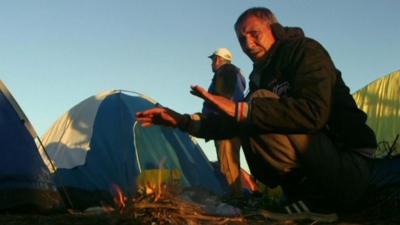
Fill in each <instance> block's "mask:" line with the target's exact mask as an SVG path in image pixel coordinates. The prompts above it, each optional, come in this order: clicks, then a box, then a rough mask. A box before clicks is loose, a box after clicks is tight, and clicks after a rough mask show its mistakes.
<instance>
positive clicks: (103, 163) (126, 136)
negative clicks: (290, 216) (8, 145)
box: [43, 90, 226, 209]
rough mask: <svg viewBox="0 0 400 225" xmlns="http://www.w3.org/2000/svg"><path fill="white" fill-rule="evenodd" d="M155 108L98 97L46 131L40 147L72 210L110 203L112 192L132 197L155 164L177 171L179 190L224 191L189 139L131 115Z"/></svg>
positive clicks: (141, 99)
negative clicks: (145, 125) (141, 176)
mask: <svg viewBox="0 0 400 225" xmlns="http://www.w3.org/2000/svg"><path fill="white" fill-rule="evenodd" d="M156 105H157V103H156V102H154V101H153V100H151V99H149V98H147V97H145V96H143V95H140V94H133V93H128V92H124V91H119V90H118V91H109V92H104V93H101V94H99V95H96V96H92V97H90V98H88V99H86V100H84V101H82V102H81V103H79V104H77V105H76V106H74V107H73V108H72V109H71V110H69V111H68V112H66V113H65V114H64V115H63V116H62V117H61V118H60V119H58V120H57V121H56V122H55V124H54V125H53V126H52V127H51V128H50V129H49V131H48V132H47V133H46V134H45V136H44V137H43V143H44V146H45V148H46V150H47V153H48V154H49V156H50V158H51V159H52V161H54V163H55V165H56V167H57V170H56V172H55V182H56V185H57V187H59V188H62V189H63V190H66V192H67V193H68V195H69V198H70V200H71V201H70V203H71V206H72V207H74V208H80V209H83V208H86V207H89V206H95V205H99V204H101V203H112V199H113V197H114V192H113V187H115V186H117V187H119V188H120V189H122V191H123V192H124V193H125V194H126V195H127V196H128V197H132V196H133V195H134V194H135V192H136V182H137V178H138V176H139V174H140V173H142V172H143V171H148V170H152V169H158V168H160V163H161V162H164V163H163V165H162V169H164V170H165V169H169V170H171V171H172V170H174V171H179V173H180V174H181V179H180V182H181V184H182V185H183V186H200V187H204V188H206V189H209V190H210V191H212V192H214V193H216V194H222V193H224V192H225V191H226V189H225V186H224V185H223V184H222V183H221V181H220V179H219V178H218V177H217V176H216V175H215V173H214V170H213V167H212V166H211V164H210V163H209V162H208V160H207V158H206V156H205V155H204V153H203V152H202V150H201V149H200V147H199V146H198V145H197V144H196V143H195V142H194V140H192V138H191V137H190V136H189V135H187V134H185V133H183V132H181V131H179V130H177V129H171V128H164V127H159V126H153V127H150V128H142V127H141V126H140V125H139V124H138V123H137V122H136V112H138V111H143V110H146V109H149V108H152V107H154V106H156Z"/></svg>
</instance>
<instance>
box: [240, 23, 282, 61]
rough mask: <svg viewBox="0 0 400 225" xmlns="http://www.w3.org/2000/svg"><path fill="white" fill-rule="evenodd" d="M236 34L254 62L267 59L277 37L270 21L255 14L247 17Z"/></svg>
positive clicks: (245, 51)
mask: <svg viewBox="0 0 400 225" xmlns="http://www.w3.org/2000/svg"><path fill="white" fill-rule="evenodd" d="M236 35H237V37H238V40H239V43H240V46H241V47H242V50H243V52H244V53H246V55H247V56H249V58H250V59H251V60H252V61H253V62H259V61H261V60H263V59H265V58H266V56H267V54H268V51H269V49H270V48H271V46H272V45H273V44H274V43H275V37H274V35H273V34H272V31H271V29H270V27H269V25H268V23H267V22H266V21H264V20H261V19H259V18H258V17H255V16H249V17H247V18H246V19H245V20H244V21H243V22H242V23H241V24H240V26H239V27H238V29H237V30H236Z"/></svg>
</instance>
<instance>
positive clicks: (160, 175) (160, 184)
mask: <svg viewBox="0 0 400 225" xmlns="http://www.w3.org/2000/svg"><path fill="white" fill-rule="evenodd" d="M164 163H165V158H164V159H162V160H161V161H160V164H159V165H158V182H157V187H158V192H157V195H156V198H155V201H156V202H157V201H158V200H159V199H160V198H161V194H162V189H161V186H162V181H163V179H162V178H163V177H162V172H161V171H162V168H163V166H164Z"/></svg>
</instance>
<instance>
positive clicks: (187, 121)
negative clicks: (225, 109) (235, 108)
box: [136, 107, 241, 139]
mask: <svg viewBox="0 0 400 225" xmlns="http://www.w3.org/2000/svg"><path fill="white" fill-rule="evenodd" d="M136 119H137V121H139V122H140V123H141V124H142V126H143V127H150V126H154V125H161V126H166V127H172V128H179V129H180V130H182V131H184V132H187V133H189V134H191V135H193V136H196V137H200V138H205V139H226V138H231V137H234V136H237V135H239V132H240V131H241V130H240V128H239V124H238V123H237V122H236V121H235V120H233V119H232V118H229V117H227V116H223V115H209V116H203V115H202V114H193V115H189V114H180V113H177V112H175V111H173V110H171V109H169V108H166V107H157V108H153V109H149V110H146V111H144V112H138V113H136Z"/></svg>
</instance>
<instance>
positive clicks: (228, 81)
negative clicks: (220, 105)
mask: <svg viewBox="0 0 400 225" xmlns="http://www.w3.org/2000/svg"><path fill="white" fill-rule="evenodd" d="M237 72H238V71H237V69H236V67H235V66H233V65H232V64H224V65H223V66H221V68H220V69H219V70H218V71H217V72H216V74H215V94H217V95H220V96H223V97H225V98H228V99H231V98H232V97H233V94H234V92H235V88H236V79H237Z"/></svg>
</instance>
